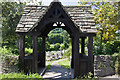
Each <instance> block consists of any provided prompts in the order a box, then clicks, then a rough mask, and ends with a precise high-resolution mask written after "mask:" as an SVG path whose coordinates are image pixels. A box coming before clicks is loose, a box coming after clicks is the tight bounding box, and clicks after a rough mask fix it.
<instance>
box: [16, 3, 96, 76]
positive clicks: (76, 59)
mask: <svg viewBox="0 0 120 80" xmlns="http://www.w3.org/2000/svg"><path fill="white" fill-rule="evenodd" d="M43 7H44V6H43ZM43 7H42V8H41V9H42V10H43V11H44V10H45V12H44V14H43V15H42V17H39V18H37V19H36V22H35V23H33V24H32V22H30V21H26V22H29V23H27V25H26V24H25V23H24V22H25V18H24V19H22V18H23V17H25V16H27V13H26V12H25V11H28V13H30V12H31V16H32V15H34V16H36V17H38V16H39V15H37V14H32V10H34V8H36V9H35V10H36V12H37V11H39V10H40V9H38V8H39V7H38V6H35V7H34V6H32V7H30V8H28V6H27V7H26V8H25V10H24V13H23V15H22V18H21V20H20V22H19V24H18V26H17V28H16V33H17V34H19V35H20V45H19V52H20V55H19V56H20V69H21V70H24V71H26V69H28V70H29V71H31V72H32V73H37V72H38V68H39V67H45V56H46V53H45V42H46V37H47V35H48V33H49V32H50V31H51V30H53V29H55V28H62V29H64V30H66V31H67V32H68V33H69V34H70V37H71V39H72V60H71V68H73V69H74V77H78V76H83V75H86V74H87V73H88V72H92V73H93V74H94V65H93V64H94V55H93V37H94V36H95V34H96V32H97V30H96V28H95V27H94V26H95V25H92V23H94V21H93V17H92V18H88V19H87V17H88V16H87V17H85V18H86V19H87V21H85V22H86V23H87V22H88V24H87V26H88V27H87V28H86V23H85V22H84V21H81V22H79V23H81V25H77V23H75V22H77V21H75V20H77V19H78V21H79V20H81V19H82V18H80V17H79V16H78V18H77V17H76V15H75V14H78V15H81V14H82V13H87V14H90V15H91V13H89V11H85V7H89V6H80V7H84V8H83V10H82V8H80V9H81V10H82V12H81V13H80V12H79V10H78V8H79V7H72V8H71V7H70V8H69V7H64V6H63V5H62V4H61V2H59V1H53V2H51V4H50V6H48V7H44V9H43ZM68 8H69V10H70V9H73V10H75V9H76V11H78V13H77V12H71V14H74V15H72V17H74V18H76V19H75V20H73V18H72V17H71V14H69V13H68V12H69V11H68V10H67V9H68ZM27 9H28V10H27ZM29 9H30V10H31V11H29ZM37 9H38V10H37ZM67 11H68V12H67ZM71 11H72V10H71ZM40 12H42V11H40ZM38 13H39V12H38ZM83 15H85V14H83ZM89 17H90V16H89ZM30 18H32V17H29V19H30ZM26 19H28V17H27V18H26ZM34 19H35V18H34ZM90 20H92V21H93V22H92V21H90ZM23 23H24V24H23ZM82 23H84V24H83V25H82ZM89 23H91V24H89ZM31 24H32V26H31ZM54 24H56V25H57V26H54ZM62 24H64V26H62ZM23 25H24V26H23ZM22 26H23V27H22ZM27 26H29V27H28V28H27ZM30 26H31V27H30ZM82 27H83V28H82ZM93 27H94V28H93ZM85 30H86V31H85ZM26 35H28V36H32V43H33V45H32V46H33V54H32V55H31V56H29V58H28V57H27V56H25V36H26ZM38 37H41V38H42V52H41V53H38V45H39V44H38ZM86 38H88V55H85V39H86ZM80 40H81V43H80ZM79 43H80V44H81V53H80V52H79ZM26 61H27V62H26ZM26 72H28V71H26Z"/></svg>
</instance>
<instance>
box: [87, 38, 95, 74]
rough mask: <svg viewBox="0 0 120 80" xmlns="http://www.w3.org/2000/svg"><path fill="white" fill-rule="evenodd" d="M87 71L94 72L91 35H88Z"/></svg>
mask: <svg viewBox="0 0 120 80" xmlns="http://www.w3.org/2000/svg"><path fill="white" fill-rule="evenodd" d="M88 61H89V62H88V66H89V67H88V71H89V72H92V73H93V74H94V57H93V36H88Z"/></svg>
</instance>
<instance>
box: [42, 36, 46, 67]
mask: <svg viewBox="0 0 120 80" xmlns="http://www.w3.org/2000/svg"><path fill="white" fill-rule="evenodd" d="M45 42H46V37H45V36H43V37H42V67H45V60H46V57H45V55H46V54H45Z"/></svg>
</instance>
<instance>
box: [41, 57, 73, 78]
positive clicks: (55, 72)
mask: <svg viewBox="0 0 120 80" xmlns="http://www.w3.org/2000/svg"><path fill="white" fill-rule="evenodd" d="M62 60H66V59H61V60H57V61H54V62H53V63H52V64H51V66H50V69H47V71H46V72H45V74H44V75H43V78H50V79H56V78H71V71H70V70H69V69H66V68H64V67H62V66H60V65H59V64H58V62H60V61H62Z"/></svg>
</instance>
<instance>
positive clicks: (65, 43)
mask: <svg viewBox="0 0 120 80" xmlns="http://www.w3.org/2000/svg"><path fill="white" fill-rule="evenodd" d="M63 44H64V46H65V49H67V48H68V47H69V44H68V43H67V42H65V41H64V43H63Z"/></svg>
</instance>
